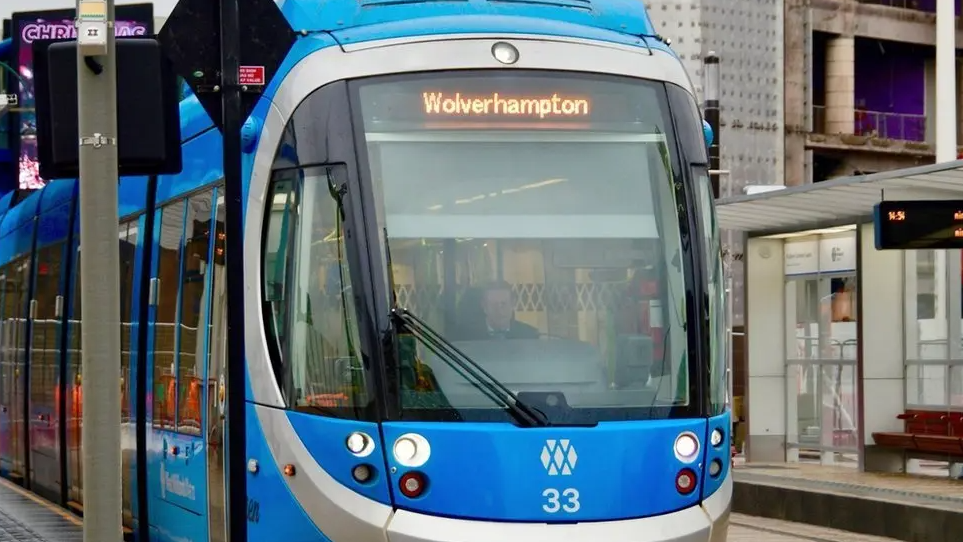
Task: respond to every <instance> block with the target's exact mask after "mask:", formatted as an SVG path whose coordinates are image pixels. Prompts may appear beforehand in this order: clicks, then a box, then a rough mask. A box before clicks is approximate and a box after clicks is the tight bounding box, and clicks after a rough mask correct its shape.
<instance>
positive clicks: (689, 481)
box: [675, 469, 696, 495]
mask: <svg viewBox="0 0 963 542" xmlns="http://www.w3.org/2000/svg"><path fill="white" fill-rule="evenodd" d="M695 488H696V473H695V472H693V471H692V470H691V469H682V470H680V471H679V474H677V475H676V477H675V489H676V490H677V491H678V492H679V493H680V494H681V495H688V494H690V493H692V492H693V491H695Z"/></svg>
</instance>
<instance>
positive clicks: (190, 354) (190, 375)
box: [177, 191, 214, 435]
mask: <svg viewBox="0 0 963 542" xmlns="http://www.w3.org/2000/svg"><path fill="white" fill-rule="evenodd" d="M213 196H214V194H213V191H207V192H204V193H202V194H198V195H196V196H192V197H191V198H190V199H189V200H188V201H187V207H186V211H187V216H186V217H185V220H184V233H183V235H182V236H181V242H182V243H183V244H182V246H181V254H180V256H181V278H180V298H181V305H180V313H179V317H178V326H177V330H178V342H177V344H178V358H177V367H178V369H177V429H178V431H180V432H183V433H189V434H193V435H200V434H201V399H202V393H201V390H202V385H203V384H202V380H203V376H204V374H203V373H204V364H203V363H198V362H197V361H198V360H199V359H203V356H204V352H203V350H204V349H205V347H206V346H207V341H205V340H204V337H205V336H204V335H203V334H202V333H199V331H200V329H201V326H203V325H204V324H205V320H206V319H207V316H208V315H207V312H208V307H209V306H210V305H209V304H207V305H205V304H204V303H203V300H204V299H205V298H206V297H207V296H206V295H205V293H206V288H205V286H206V285H207V280H206V277H207V276H208V271H212V270H213V268H212V267H209V266H208V260H209V257H210V254H209V253H210V247H211V212H212V210H213Z"/></svg>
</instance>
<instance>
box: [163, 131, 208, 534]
mask: <svg viewBox="0 0 963 542" xmlns="http://www.w3.org/2000/svg"><path fill="white" fill-rule="evenodd" d="M219 145H220V136H219V134H218V133H217V132H214V131H211V132H208V133H207V134H204V135H202V136H200V137H198V138H196V139H194V140H192V141H191V142H189V143H188V144H186V145H185V146H184V161H185V167H184V170H183V172H182V173H181V174H179V175H176V176H171V177H164V178H162V179H161V180H160V183H159V185H158V194H157V200H158V202H159V205H158V208H157V211H156V215H155V217H154V231H153V232H152V236H151V243H150V247H151V250H152V251H153V254H152V258H151V266H152V269H151V277H152V279H154V280H153V281H152V282H153V284H154V286H152V288H155V293H154V295H153V296H152V297H153V300H154V303H153V305H152V306H151V307H150V309H149V313H150V317H149V321H148V326H149V329H148V334H147V335H148V344H147V349H148V356H147V367H146V370H147V371H148V375H147V376H148V380H149V381H150V385H149V387H148V389H149V392H148V411H149V416H148V418H149V421H148V423H149V426H148V449H147V465H146V468H147V479H148V487H147V489H148V500H149V504H148V512H149V515H150V525H151V536H152V540H153V539H156V540H160V541H166V540H171V541H174V540H177V541H179V542H185V541H196V542H200V541H207V540H210V539H218V538H223V534H221V535H220V536H219V537H212V536H211V529H210V528H209V523H210V522H211V519H210V518H209V510H210V509H221V510H222V509H223V491H222V489H221V488H222V487H223V475H222V474H220V475H219V474H218V472H213V473H211V475H210V477H209V472H208V471H209V461H208V455H209V452H210V450H209V441H208V437H209V436H210V435H212V434H217V433H218V431H212V429H213V428H215V427H216V426H217V425H218V422H219V419H218V418H219V416H213V417H212V416H211V415H210V414H209V413H210V412H211V410H212V409H211V408H210V405H211V403H212V400H213V399H216V398H217V395H216V394H215V393H212V389H213V390H215V391H216V390H217V387H218V384H217V378H216V377H212V375H211V373H212V371H211V365H212V363H214V356H212V355H211V354H212V348H213V344H212V343H213V342H212V329H213V328H214V327H216V324H215V323H213V322H212V318H211V308H212V298H213V297H214V296H213V295H212V292H214V291H217V290H218V289H219V284H217V280H216V277H221V278H223V273H218V272H217V268H218V267H219V266H223V241H222V240H219V238H218V232H219V231H220V233H223V226H221V227H220V230H219V229H218V220H219V219H218V218H217V216H218V215H219V214H223V210H220V212H219V208H220V207H221V206H219V205H218V204H217V199H218V198H217V189H216V188H215V186H214V185H213V184H212V183H216V182H217V181H218V180H219V177H220V172H219V167H218V166H217V164H215V163H214V162H215V160H214V159H215V158H217V157H219V156H220V150H219V148H215V147H219ZM218 250H220V251H221V254H220V255H217V256H215V254H216V253H217V251H218ZM222 280H223V279H222ZM219 358H220V356H219ZM214 410H216V409H214ZM215 455H216V454H215ZM215 522H221V523H222V522H223V520H222V519H221V518H220V517H218V518H216V519H215ZM214 531H215V532H219V533H220V532H222V531H223V529H214Z"/></svg>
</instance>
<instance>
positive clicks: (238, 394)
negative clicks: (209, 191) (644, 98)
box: [220, 0, 248, 542]
mask: <svg viewBox="0 0 963 542" xmlns="http://www.w3.org/2000/svg"><path fill="white" fill-rule="evenodd" d="M240 2H241V0H221V3H220V23H221V118H222V121H223V127H222V131H221V133H222V135H223V137H224V157H223V158H224V162H223V166H224V212H225V215H226V216H225V223H226V224H225V229H226V230H227V239H225V244H226V247H225V252H226V254H225V258H226V262H225V263H226V265H227V268H228V269H243V267H244V259H243V248H244V243H243V237H242V233H243V231H244V228H243V224H244V217H243V216H242V215H241V212H242V210H243V206H242V203H241V194H242V190H241V181H242V179H241V177H242V170H241V127H242V123H243V122H244V119H243V118H241V115H242V113H241V106H242V103H241V86H240V79H239V78H240V68H241V19H240V5H239V4H240ZM227 299H228V311H227V432H226V433H227V434H226V437H227V438H226V439H225V440H226V443H227V448H226V449H227V475H228V476H227V480H228V483H227V485H228V489H227V501H228V502H227V504H228V507H227V512H228V524H227V539H228V540H230V541H231V542H247V502H248V501H247V458H246V453H247V452H246V449H245V446H246V443H247V439H246V436H245V425H244V414H245V408H244V407H245V400H246V398H245V383H244V379H245V367H244V274H243V273H227Z"/></svg>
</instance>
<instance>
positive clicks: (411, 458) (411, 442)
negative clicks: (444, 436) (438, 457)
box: [391, 433, 431, 468]
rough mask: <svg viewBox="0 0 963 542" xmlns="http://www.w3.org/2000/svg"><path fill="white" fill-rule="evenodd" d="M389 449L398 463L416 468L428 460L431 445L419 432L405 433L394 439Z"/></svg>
mask: <svg viewBox="0 0 963 542" xmlns="http://www.w3.org/2000/svg"><path fill="white" fill-rule="evenodd" d="M391 451H392V454H393V455H394V456H395V461H397V462H398V464H399V465H401V466H403V467H408V468H418V467H420V466H422V465H424V464H425V463H427V462H428V458H429V457H430V456H431V445H429V444H428V439H426V438H425V437H423V436H421V435H419V434H416V433H406V434H404V435H401V436H400V437H398V439H397V440H395V444H394V446H392V450H391Z"/></svg>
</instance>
